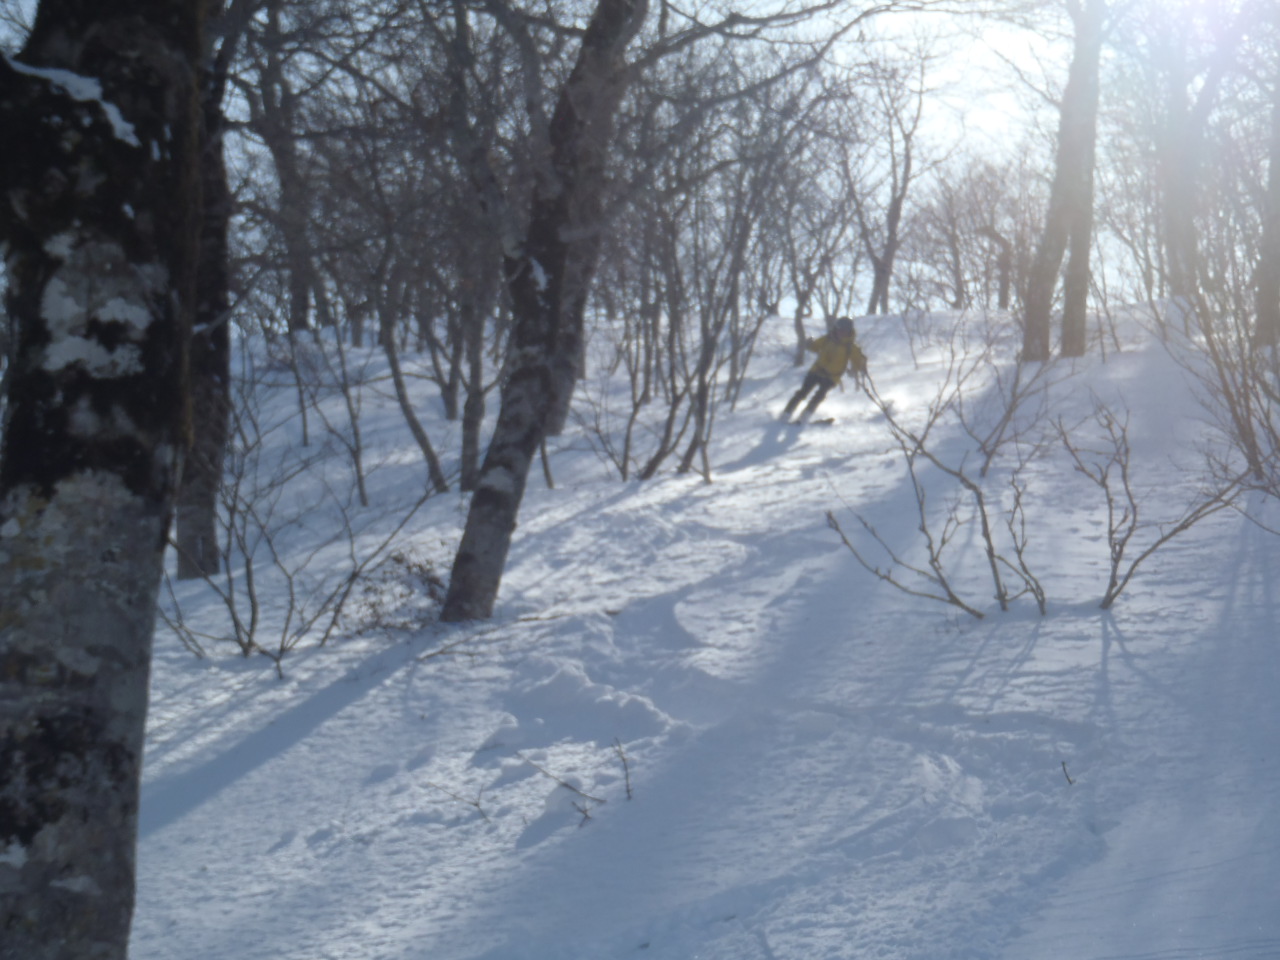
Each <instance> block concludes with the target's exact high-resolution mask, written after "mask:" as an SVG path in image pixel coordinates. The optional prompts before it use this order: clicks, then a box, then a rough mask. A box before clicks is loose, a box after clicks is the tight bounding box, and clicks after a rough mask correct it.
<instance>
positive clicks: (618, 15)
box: [441, 0, 648, 621]
mask: <svg viewBox="0 0 1280 960" xmlns="http://www.w3.org/2000/svg"><path fill="white" fill-rule="evenodd" d="M647 12H648V3H647V0H598V3H597V4H596V8H595V11H594V13H593V14H592V17H591V22H590V23H589V24H588V26H587V30H586V32H585V33H584V35H583V38H582V47H581V49H580V50H579V53H578V59H577V62H576V63H575V64H574V67H573V70H572V72H571V73H570V75H569V77H568V79H567V80H566V81H565V84H564V86H563V87H562V88H561V91H560V95H559V98H558V100H557V103H556V108H555V112H554V114H553V115H552V118H551V123H550V129H549V133H548V135H549V141H550V142H549V143H548V144H547V148H548V154H547V156H548V157H549V164H550V169H548V170H544V171H541V172H540V174H539V176H538V178H537V182H536V186H535V188H534V196H533V199H532V201H531V211H530V217H529V220H528V224H529V225H528V228H527V232H526V234H525V240H524V244H523V249H520V250H510V249H508V250H507V251H506V257H505V259H506V275H507V286H508V289H509V290H510V294H511V308H512V316H513V327H512V334H511V337H512V344H511V345H512V360H511V364H510V372H509V375H508V378H507V382H506V384H505V385H504V388H503V390H502V402H501V406H500V408H499V411H498V419H497V423H496V424H495V427H494V434H493V439H492V440H491V441H490V444H489V449H488V452H487V453H486V454H485V458H484V463H483V465H482V466H481V468H480V482H479V484H478V486H477V489H476V492H475V494H474V495H473V496H472V499H471V508H470V510H469V511H468V513H467V524H466V528H465V530H464V531H463V535H462V543H461V544H460V545H459V547H458V553H457V556H456V557H455V558H454V563H453V574H452V577H451V578H450V581H449V592H448V595H447V596H446V598H445V603H444V609H443V610H442V612H441V619H443V620H445V621H457V620H470V619H483V618H487V617H489V616H490V615H491V614H492V612H493V604H494V601H495V600H496V598H497V594H498V584H499V582H500V581H501V579H502V571H503V567H504V566H505V565H506V559H507V551H508V550H509V549H510V546H511V536H512V534H513V532H514V531H515V526H516V514H517V513H518V511H519V508H520V501H521V499H522V498H523V496H524V487H525V481H526V480H527V478H528V475H529V467H530V465H531V464H532V462H533V457H534V455H535V454H536V453H537V451H538V448H539V445H540V444H541V443H542V441H543V439H544V438H545V436H546V435H547V433H548V432H555V430H557V429H558V428H559V426H560V425H561V424H562V423H563V422H564V418H565V416H566V415H567V412H568V407H569V401H570V398H571V396H572V393H573V388H574V385H575V383H576V381H577V375H578V368H579V360H580V357H581V354H582V343H583V338H582V332H583V331H582V325H583V311H584V309H585V305H586V299H587V292H588V288H589V285H590V280H591V275H592V271H593V270H594V268H595V263H596V253H597V250H598V247H599V240H598V236H597V234H598V231H599V229H600V226H601V224H600V217H601V206H602V204H601V199H602V198H601V194H602V191H603V190H604V187H605V174H606V153H607V151H608V149H609V146H610V144H611V142H612V139H613V121H614V115H615V114H616V112H617V109H618V105H619V103H620V102H621V100H622V94H623V92H624V90H625V87H626V72H625V66H626V63H625V52H626V47H627V45H628V44H629V43H630V42H631V40H632V38H633V37H634V36H635V34H636V33H637V32H638V31H639V29H640V26H641V24H642V23H643V22H644V18H645V15H646V14H647Z"/></svg>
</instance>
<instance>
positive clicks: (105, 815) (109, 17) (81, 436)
mask: <svg viewBox="0 0 1280 960" xmlns="http://www.w3.org/2000/svg"><path fill="white" fill-rule="evenodd" d="M202 18H203V4H201V3H193V2H191V0H152V2H150V3H148V4H139V3H136V2H126V0H97V2H95V3H92V4H86V3H83V2H81V0H42V2H41V4H40V7H39V11H38V14H37V19H36V24H35V28H34V30H33V31H32V34H31V38H30V40H29V41H28V43H27V45H26V47H25V48H24V50H23V51H22V53H21V54H20V56H19V57H18V58H17V60H13V61H10V60H8V59H5V58H2V57H0V143H4V144H22V145H23V149H22V150H8V149H6V150H4V151H3V152H0V204H3V207H2V208H0V240H3V241H4V242H5V243H6V245H7V266H8V277H9V289H8V291H7V294H6V300H5V305H6V308H7V310H8V312H9V315H10V318H11V321H12V324H13V328H14V330H15V334H16V337H17V343H16V345H15V351H14V366H13V370H12V376H11V377H10V380H9V384H8V412H7V416H6V422H5V424H4V435H3V442H2V444H0V598H3V605H2V606H0V771H3V773H2V775H0V958H3V960H54V958H57V960H73V958H74V960H88V958H92V960H124V958H125V955H126V948H127V943H128V934H129V924H130V920H131V917H132V912H133V897H134V893H133V891H134V845H135V839H136V824H137V810H138V776H139V771H140V766H141V760H142V742H143V724H144V720H145V715H146V704H147V678H148V671H149V667H150V656H151V654H150V649H151V636H152V629H153V621H154V610H155V599H156V593H157V588H158V583H159V576H160V564H161V558H162V554H163V549H164V544H165V539H166V534H167V531H168V526H169V519H170V514H171V508H172V498H173V489H174V483H175V480H176V475H177V471H178V463H179V459H180V458H179V451H180V449H181V447H182V438H181V428H182V420H183V410H184V407H185V404H184V402H183V396H182V393H183V350H184V344H185V331H186V329H187V326H188V316H187V312H188V310H189V309H190V307H189V305H190V303H191V302H192V296H193V294H192V288H193V277H194V264H195V260H196V248H197V245H198V239H197V235H196V222H197V212H198V206H199V180H198V175H197V171H196V156H195V154H196V150H197V125H198V120H197V109H198V108H197V81H196V74H197V63H198V60H199V55H200V28H201V21H202Z"/></svg>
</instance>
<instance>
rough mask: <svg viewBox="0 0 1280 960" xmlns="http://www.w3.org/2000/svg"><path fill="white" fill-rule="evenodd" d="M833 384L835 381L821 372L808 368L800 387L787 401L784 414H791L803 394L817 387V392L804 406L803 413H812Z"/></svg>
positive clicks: (798, 404) (802, 397)
mask: <svg viewBox="0 0 1280 960" xmlns="http://www.w3.org/2000/svg"><path fill="white" fill-rule="evenodd" d="M834 386H835V381H833V380H830V379H828V378H827V377H825V376H823V375H822V374H821V373H815V372H814V371H812V370H810V371H809V373H808V375H806V376H805V378H804V383H802V384H800V389H799V390H797V391H796V392H795V394H794V396H792V398H791V399H790V400H788V401H787V406H786V415H787V416H791V414H792V413H793V412H794V411H795V409H796V407H798V406H800V401H801V400H803V399H804V397H805V394H807V393H808V392H809V391H810V390H812V389H813V388H814V387H817V388H818V392H817V393H815V394H814V395H813V398H812V399H811V400H810V401H809V403H808V405H807V406H806V407H805V408H804V412H805V413H813V411H815V410H817V409H818V404H820V403H821V402H822V401H823V400H825V399H826V398H827V394H828V393H830V392H831V388H832V387H834Z"/></svg>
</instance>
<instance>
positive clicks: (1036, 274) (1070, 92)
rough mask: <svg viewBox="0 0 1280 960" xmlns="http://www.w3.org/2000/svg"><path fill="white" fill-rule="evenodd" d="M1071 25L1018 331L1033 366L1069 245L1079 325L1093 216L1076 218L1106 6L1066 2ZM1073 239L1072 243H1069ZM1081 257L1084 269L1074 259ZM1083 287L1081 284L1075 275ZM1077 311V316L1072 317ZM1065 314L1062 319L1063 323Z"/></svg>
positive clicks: (1042, 353) (1098, 1) (1086, 168)
mask: <svg viewBox="0 0 1280 960" xmlns="http://www.w3.org/2000/svg"><path fill="white" fill-rule="evenodd" d="M1067 6H1068V9H1069V10H1070V11H1071V19H1072V21H1073V22H1074V24H1075V43H1074V47H1073V50H1072V54H1071V67H1070V69H1069V71H1068V74H1067V86H1066V89H1065V90H1063V93H1062V105H1061V109H1060V116H1059V120H1058V150H1057V161H1056V165H1055V168H1054V173H1053V184H1052V186H1051V187H1050V191H1049V209H1048V212H1047V213H1046V214H1045V225H1044V233H1043V234H1042V235H1041V237H1040V243H1039V244H1038V245H1037V247H1036V255H1035V259H1034V260H1033V261H1032V264H1031V272H1030V277H1029V278H1028V283H1027V308H1026V323H1025V326H1024V328H1023V339H1022V359H1023V360H1025V361H1028V362H1032V363H1038V362H1043V361H1045V360H1048V359H1049V339H1050V337H1049V333H1050V327H1051V315H1052V312H1053V294H1054V291H1055V290H1056V289H1057V285H1058V271H1059V270H1060V268H1061V267H1062V258H1063V256H1064V255H1065V253H1066V251H1067V244H1068V242H1072V246H1073V248H1074V250H1075V251H1076V258H1075V261H1074V269H1073V276H1074V278H1075V280H1074V283H1073V288H1072V294H1073V300H1072V314H1071V322H1072V323H1075V322H1077V321H1078V322H1079V323H1080V324H1081V325H1082V324H1083V320H1084V312H1083V301H1082V300H1078V299H1075V298H1077V297H1081V296H1083V293H1085V292H1087V290H1088V250H1089V246H1090V238H1089V237H1088V236H1081V233H1082V231H1087V232H1089V233H1090V234H1091V233H1092V223H1093V215H1092V213H1091V212H1090V213H1089V214H1088V215H1087V216H1083V215H1082V214H1081V210H1082V208H1083V207H1085V206H1086V205H1087V206H1088V207H1089V209H1090V211H1091V210H1092V207H1093V159H1094V145H1095V142H1096V139H1097V125H1098V68H1099V64H1100V61H1101V57H1102V40H1103V32H1104V29H1103V28H1104V22H1105V18H1106V14H1107V4H1106V0H1068V4H1067ZM1073 233H1074V234H1075V235H1076V239H1075V240H1074V241H1072V235H1073ZM1081 256H1083V258H1084V260H1083V263H1082V262H1081V260H1080V259H1079V257H1081ZM1081 272H1083V273H1084V282H1083V283H1080V280H1079V277H1080V273H1081ZM1077 307H1078V313H1077ZM1065 320H1066V314H1064V321H1065ZM1077 336H1078V338H1079V342H1080V344H1081V348H1083V339H1084V338H1083V328H1082V327H1081V329H1080V330H1076V329H1072V330H1071V331H1070V333H1069V334H1068V339H1069V344H1068V346H1071V347H1073V348H1074V345H1075V340H1074V339H1073V338H1076V337H1077Z"/></svg>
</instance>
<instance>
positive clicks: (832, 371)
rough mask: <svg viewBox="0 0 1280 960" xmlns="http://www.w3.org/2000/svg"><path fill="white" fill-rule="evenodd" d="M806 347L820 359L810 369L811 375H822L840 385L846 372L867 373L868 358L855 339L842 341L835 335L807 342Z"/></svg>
mask: <svg viewBox="0 0 1280 960" xmlns="http://www.w3.org/2000/svg"><path fill="white" fill-rule="evenodd" d="M804 345H805V347H807V348H808V349H810V350H812V351H814V352H815V353H817V355H818V359H817V360H815V361H814V363H813V366H812V367H810V368H809V372H810V373H820V374H822V375H823V376H824V377H827V378H828V379H830V380H831V381H832V382H833V383H839V382H840V378H841V377H843V376H844V373H845V370H846V369H850V370H852V371H853V372H854V373H855V374H862V373H866V372H867V358H866V355H865V354H864V353H863V352H862V348H861V347H859V346H858V341H857V340H855V339H854V338H853V337H850V338H849V339H848V340H841V339H840V338H839V337H836V336H834V335H830V334H829V335H827V336H825V337H818V339H817V340H806V341H805V343H804Z"/></svg>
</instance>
